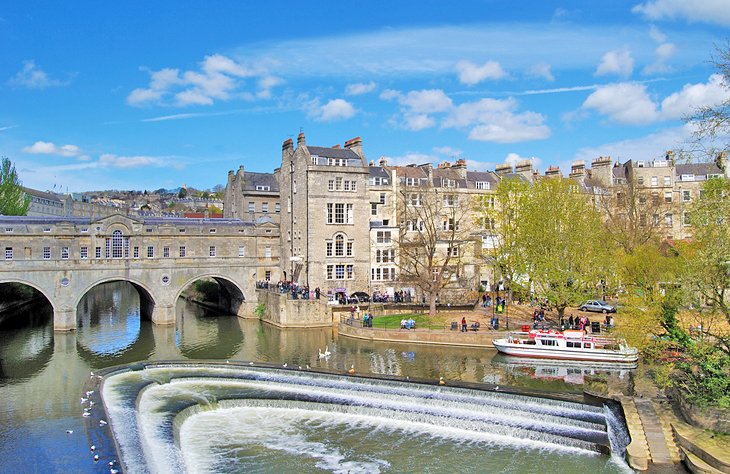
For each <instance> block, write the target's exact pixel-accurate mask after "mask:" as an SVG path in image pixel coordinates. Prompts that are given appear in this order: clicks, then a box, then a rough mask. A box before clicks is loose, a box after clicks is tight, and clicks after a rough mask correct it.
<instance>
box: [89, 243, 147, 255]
mask: <svg viewBox="0 0 730 474" xmlns="http://www.w3.org/2000/svg"><path fill="white" fill-rule="evenodd" d="M97 248H99V247H97ZM133 255H134V258H139V247H137V246H136V245H135V246H134V253H133ZM97 258H98V257H97Z"/></svg>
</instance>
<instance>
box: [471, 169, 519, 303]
mask: <svg viewBox="0 0 730 474" xmlns="http://www.w3.org/2000/svg"><path fill="white" fill-rule="evenodd" d="M529 188H530V184H529V183H528V182H527V181H525V180H522V179H518V178H505V179H503V180H502V181H501V182H500V183H499V186H498V187H497V190H496V192H495V193H494V194H489V195H486V196H482V197H481V208H480V211H481V214H482V218H481V223H482V228H483V229H485V231H486V232H488V235H487V236H486V238H487V240H488V242H489V243H490V244H491V245H490V247H491V249H490V250H489V251H488V253H487V257H488V258H489V259H490V260H491V263H492V265H493V266H494V268H495V269H496V270H498V271H499V274H500V277H501V278H502V279H503V280H506V282H505V285H506V288H507V291H508V301H512V293H513V290H514V286H513V283H514V282H515V281H516V280H517V279H518V278H519V277H520V276H522V275H524V274H525V268H526V267H525V257H524V252H523V247H522V246H521V245H520V239H519V236H520V230H521V228H520V215H521V214H522V212H523V207H524V203H525V199H526V197H527V196H528V194H529Z"/></svg>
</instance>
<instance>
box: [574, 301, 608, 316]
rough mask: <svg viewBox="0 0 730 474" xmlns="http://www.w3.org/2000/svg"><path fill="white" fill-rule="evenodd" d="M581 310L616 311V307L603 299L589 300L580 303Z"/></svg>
mask: <svg viewBox="0 0 730 474" xmlns="http://www.w3.org/2000/svg"><path fill="white" fill-rule="evenodd" d="M580 310H581V311H593V312H596V313H604V314H606V313H615V312H616V308H615V307H613V306H611V305H610V304H608V303H606V302H605V301H601V300H588V301H586V302H585V303H583V304H582V305H580Z"/></svg>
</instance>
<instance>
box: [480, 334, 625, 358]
mask: <svg viewBox="0 0 730 474" xmlns="http://www.w3.org/2000/svg"><path fill="white" fill-rule="evenodd" d="M493 344H494V347H495V348H496V349H497V350H498V351H499V352H501V353H503V354H507V355H511V356H516V357H530V358H533V359H554V360H577V361H592V362H622V363H633V362H636V361H638V360H639V354H638V351H636V349H630V350H625V351H615V350H609V349H573V348H565V347H550V346H540V345H537V344H535V345H532V344H515V343H513V342H509V341H507V340H506V339H497V340H494V341H493Z"/></svg>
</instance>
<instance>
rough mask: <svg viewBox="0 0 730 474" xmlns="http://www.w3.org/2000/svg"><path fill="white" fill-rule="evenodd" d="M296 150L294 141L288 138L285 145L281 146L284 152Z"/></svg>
mask: <svg viewBox="0 0 730 474" xmlns="http://www.w3.org/2000/svg"><path fill="white" fill-rule="evenodd" d="M293 149H294V141H293V140H292V139H291V138H287V139H286V140H284V143H283V144H282V145H281V151H284V150H293Z"/></svg>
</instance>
